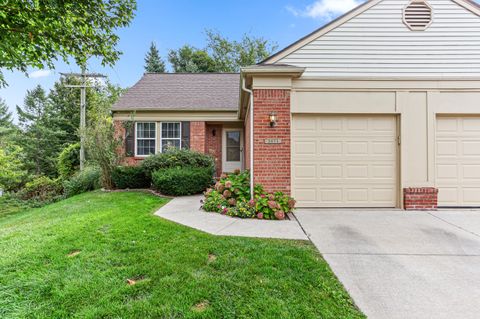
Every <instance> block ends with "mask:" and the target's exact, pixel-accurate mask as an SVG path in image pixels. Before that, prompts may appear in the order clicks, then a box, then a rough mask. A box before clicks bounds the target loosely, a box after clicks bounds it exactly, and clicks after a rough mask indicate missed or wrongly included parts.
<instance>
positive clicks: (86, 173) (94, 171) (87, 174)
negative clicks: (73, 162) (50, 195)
mask: <svg viewBox="0 0 480 319" xmlns="http://www.w3.org/2000/svg"><path fill="white" fill-rule="evenodd" d="M63 188H64V190H65V196H66V197H70V196H74V195H77V194H81V193H85V192H89V191H92V190H95V189H99V188H100V170H99V169H98V168H97V167H86V168H85V169H84V170H83V171H82V172H79V173H77V174H75V175H74V176H72V178H70V179H69V180H66V181H65V182H64V183H63Z"/></svg>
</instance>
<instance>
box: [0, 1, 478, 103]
mask: <svg viewBox="0 0 480 319" xmlns="http://www.w3.org/2000/svg"><path fill="white" fill-rule="evenodd" d="M364 1H365V0H242V1H237V0H201V1H200V0H137V11H136V16H135V18H134V19H133V21H132V22H131V24H130V26H128V27H126V28H123V29H120V30H118V32H117V33H118V35H119V36H120V42H119V45H118V48H119V49H120V50H121V51H122V52H123V55H122V56H121V58H120V59H119V61H118V62H117V63H116V64H115V65H114V66H113V67H106V68H105V67H102V66H101V65H100V63H99V62H98V60H95V59H91V60H90V61H89V64H88V71H89V72H99V73H103V74H105V75H107V76H108V78H109V79H110V81H111V82H112V83H115V84H118V85H120V86H121V87H130V86H132V85H133V84H135V83H136V82H137V81H138V80H139V79H140V78H141V76H142V74H143V72H144V68H143V66H144V57H145V53H146V52H147V51H148V49H149V47H150V44H151V42H155V43H156V45H157V48H158V49H159V51H160V54H161V55H162V57H163V58H164V60H166V56H167V53H168V51H169V50H170V49H177V48H179V47H181V46H182V45H184V44H190V45H193V46H195V47H198V48H203V47H204V46H205V32H204V31H205V29H212V30H216V31H219V32H220V33H221V34H222V35H223V36H226V37H227V38H229V39H231V40H240V38H241V37H242V35H243V34H244V33H248V34H250V35H253V36H257V37H264V38H266V39H268V40H270V41H273V42H275V43H276V44H277V45H278V49H282V48H284V47H286V46H288V45H289V44H291V43H293V42H295V41H296V40H298V39H299V38H301V37H303V36H305V35H307V34H309V33H310V32H312V31H314V30H315V29H317V28H319V27H321V26H322V25H324V24H325V23H327V22H329V21H331V20H332V19H334V18H336V17H337V16H339V15H341V14H343V13H345V12H347V11H349V10H351V9H353V8H354V7H355V6H357V5H359V4H361V3H363V2H364ZM479 1H480V0H477V2H479ZM79 71H80V70H79V68H78V66H76V65H75V64H66V63H64V62H61V61H60V62H58V63H56V65H55V69H54V70H36V69H31V70H29V71H28V73H29V75H28V76H27V75H25V74H24V73H22V72H9V71H4V75H5V79H6V80H7V83H8V84H9V85H8V87H6V88H0V97H1V98H3V99H5V100H6V102H7V105H8V106H9V108H10V110H12V112H14V110H15V105H22V104H23V99H24V97H25V93H26V92H27V90H31V89H33V88H34V87H35V86H37V85H39V84H40V85H42V86H43V87H44V88H45V89H47V90H49V89H50V88H51V87H52V86H53V83H54V82H55V81H57V80H58V79H59V77H60V72H79Z"/></svg>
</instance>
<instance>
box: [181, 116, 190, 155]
mask: <svg viewBox="0 0 480 319" xmlns="http://www.w3.org/2000/svg"><path fill="white" fill-rule="evenodd" d="M182 149H184V150H188V149H190V122H182Z"/></svg>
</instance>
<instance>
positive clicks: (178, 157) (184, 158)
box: [140, 149, 215, 176]
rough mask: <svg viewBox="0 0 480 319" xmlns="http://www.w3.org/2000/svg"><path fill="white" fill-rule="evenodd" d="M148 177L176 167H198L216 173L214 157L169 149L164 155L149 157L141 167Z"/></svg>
mask: <svg viewBox="0 0 480 319" xmlns="http://www.w3.org/2000/svg"><path fill="white" fill-rule="evenodd" d="M140 167H142V169H143V171H144V172H145V175H146V176H152V175H153V173H154V172H155V171H158V170H161V169H165V168H174V167H182V168H186V167H197V168H205V169H209V170H210V172H211V173H212V175H213V174H214V172H215V161H214V159H213V157H212V156H210V155H206V154H203V153H199V152H195V151H191V150H178V149H169V150H168V151H166V152H164V153H159V154H155V155H150V156H148V157H147V158H146V159H145V160H143V162H142V164H141V166H140Z"/></svg>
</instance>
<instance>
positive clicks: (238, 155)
mask: <svg viewBox="0 0 480 319" xmlns="http://www.w3.org/2000/svg"><path fill="white" fill-rule="evenodd" d="M222 154H223V155H222V157H223V158H222V162H223V171H224V172H226V173H231V172H233V171H235V170H237V169H239V170H241V169H242V168H243V165H242V158H243V132H242V129H240V128H224V129H223V141H222Z"/></svg>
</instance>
